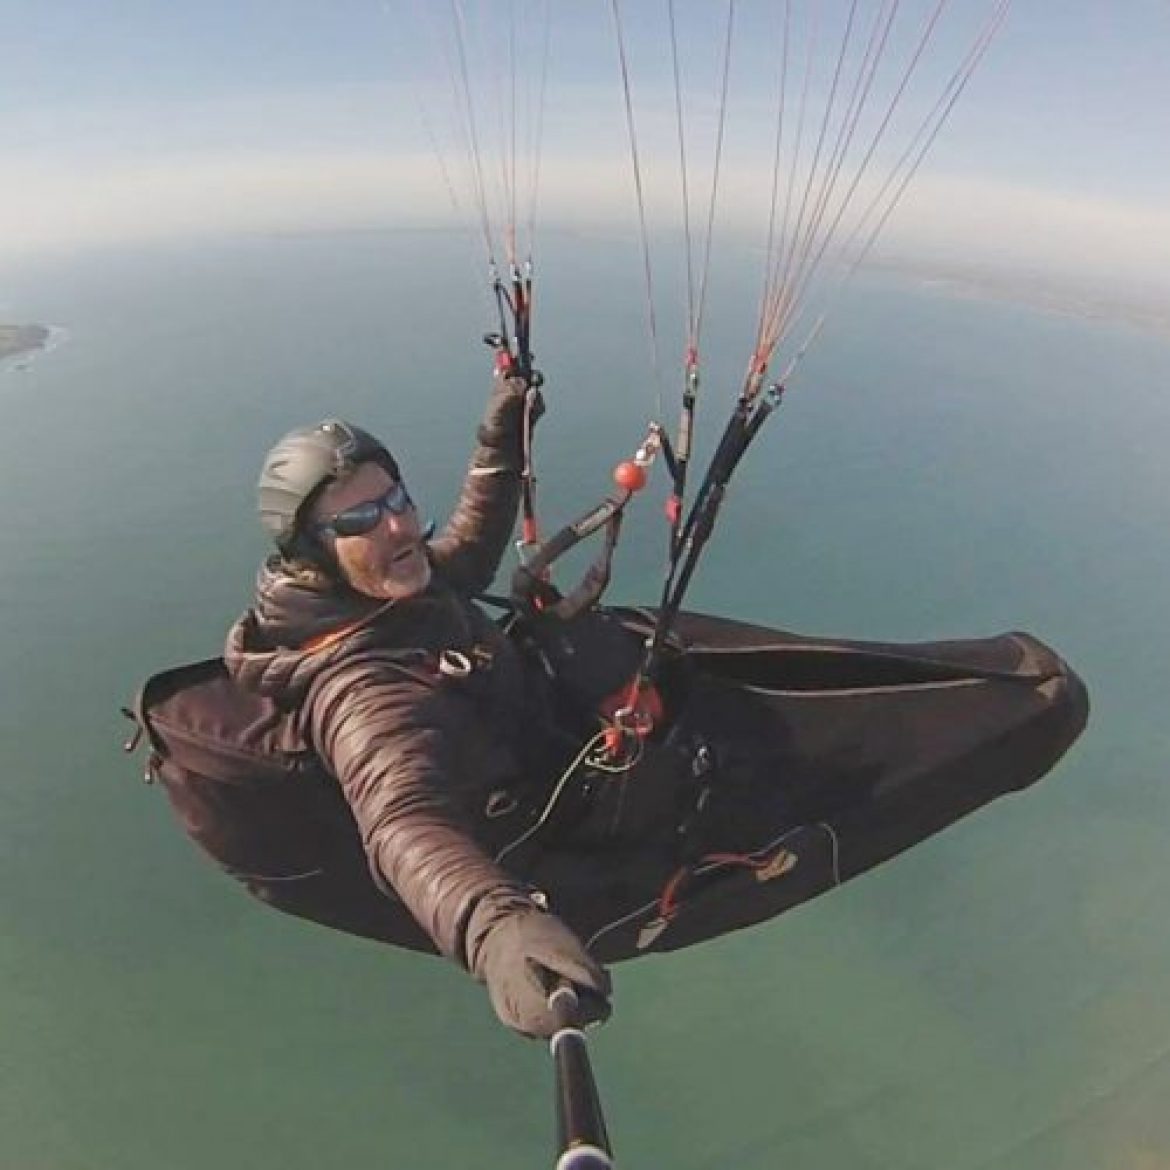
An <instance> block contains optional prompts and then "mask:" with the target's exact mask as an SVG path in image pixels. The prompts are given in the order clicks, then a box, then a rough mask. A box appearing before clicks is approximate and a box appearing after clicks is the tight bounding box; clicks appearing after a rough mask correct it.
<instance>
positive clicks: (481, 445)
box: [430, 377, 527, 597]
mask: <svg viewBox="0 0 1170 1170" xmlns="http://www.w3.org/2000/svg"><path fill="white" fill-rule="evenodd" d="M526 389H527V388H526V386H525V384H524V382H523V381H522V380H521V379H519V378H500V377H497V378H496V380H495V383H494V384H493V386H492V394H491V398H490V399H489V400H488V405H487V410H486V412H485V414H484V418H483V422H482V423H481V424H480V427H479V431H478V434H477V439H478V441H477V443H476V447H475V452H474V454H473V455H472V457H471V465H470V466H469V467H468V469H467V476H466V478H465V479H464V481H463V490H462V491H461V492H460V495H459V501H458V503H457V504H456V506H455V511H454V512H453V513H452V515H451V519H450V520H448V521H447V525H446V527H445V528H444V529H443V531H442V532H441V533H440V534H439V536H438V537H436V538H435V540H433V541H432V542H431V546H430V547H431V559H432V560H433V562H434V564H435V567H436V568H437V569H438V570H439V572H440V573H441V574H442V575H443V577H444V578H445V579H446V580H447V581H448V583H449V584H451V585H452V586H453V587H454V588H455V589H456V590H458V591H459V592H460V593H462V594H464V596H467V597H473V596H475V595H476V594H478V593H482V592H483V591H484V590H485V589H486V588H487V587H488V586H489V585H490V584H491V583H492V578H493V577H494V576H495V575H496V570H497V569H498V568H499V564H500V560H501V558H502V557H503V555H504V551H505V550H506V549H507V547H508V540H509V538H510V537H511V535H512V532H513V529H514V528H515V525H516V509H517V507H518V505H519V503H520V472H521V469H522V465H523V459H524V455H523V442H522V433H521V432H522V428H523V425H524V395H525V393H526Z"/></svg>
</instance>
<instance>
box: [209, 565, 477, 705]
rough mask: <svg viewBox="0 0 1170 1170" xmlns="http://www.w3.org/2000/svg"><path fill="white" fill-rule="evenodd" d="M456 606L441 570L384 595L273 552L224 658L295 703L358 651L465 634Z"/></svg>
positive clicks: (250, 686)
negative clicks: (321, 576) (291, 564)
mask: <svg viewBox="0 0 1170 1170" xmlns="http://www.w3.org/2000/svg"><path fill="white" fill-rule="evenodd" d="M457 611H458V607H457V606H454V605H453V598H452V595H451V593H450V591H449V590H448V589H447V588H446V587H445V586H444V585H442V584H441V583H440V582H439V581H438V580H437V579H434V578H432V583H431V585H430V586H429V587H428V588H427V590H426V592H425V593H422V594H420V595H419V596H418V597H412V598H410V599H409V600H407V601H397V602H395V601H379V600H377V599H376V598H371V597H365V596H363V595H362V594H360V593H355V592H354V591H353V590H351V589H346V588H344V587H338V586H336V585H331V584H330V583H327V582H326V583H324V584H318V583H317V581H315V580H314V579H313V578H312V577H309V576H305V575H298V574H294V573H291V572H290V571H289V570H288V568H287V567H286V566H285V564H284V562H283V561H281V559H280V558H279V557H272V558H270V559H269V560H267V561H265V562H264V564H262V565H261V566H260V570H259V572H258V573H257V576H256V593H255V600H254V601H253V604H252V606H251V608H250V609H248V610H246V611H245V612H244V613H243V615H242V616H241V617H240V618H239V619H237V621H236V622H235V623H234V624H233V625H232V627H231V629H230V630H229V631H228V635H227V641H226V643H225V646H224V655H223V656H224V662H225V663H226V665H227V669H228V673H229V674H230V675H231V676H232V677H233V678H234V679H235V680H236V682H238V683H239V684H240V685H241V686H242V687H244V688H246V689H247V690H250V691H256V692H258V693H259V694H262V695H266V696H268V697H269V698H271V699H274V700H276V701H277V702H280V703H281V704H282V705H284V704H289V705H292V704H295V703H296V702H298V701H299V700H300V698H302V697H303V695H304V694H305V692H306V691H307V690H308V688H309V685H310V684H311V683H312V681H313V679H314V678H316V677H317V675H318V674H320V673H321V672H322V671H324V670H326V669H328V668H329V667H330V666H332V665H333V664H334V663H336V662H337V661H338V659H339V658H341V657H343V656H349V655H351V654H353V653H354V652H355V651H358V650H377V649H393V650H395V651H397V652H401V651H410V650H416V649H417V650H419V651H420V652H425V651H438V650H441V649H443V648H445V647H447V646H450V645H451V644H452V643H453V641H459V640H460V639H459V638H458V637H455V638H453V636H452V635H453V632H454V631H453V617H454V616H455V613H456V612H457ZM455 623H456V624H458V625H463V624H464V623H463V621H462V620H461V619H459V618H457V617H455ZM341 632H346V636H345V637H342V638H338V639H337V640H336V641H335V642H331V641H329V635H334V634H339V633H341Z"/></svg>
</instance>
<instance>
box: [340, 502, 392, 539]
mask: <svg viewBox="0 0 1170 1170" xmlns="http://www.w3.org/2000/svg"><path fill="white" fill-rule="evenodd" d="M381 518H382V509H381V508H380V507H379V505H378V501H377V500H370V501H369V502H368V503H365V504H355V505H354V506H353V507H352V508H346V510H345V511H344V512H338V513H337V515H336V516H334V517H333V520H332V522H331V523H330V525H329V527H330V528H332V529H333V531H334V532H336V533H337V535H338V536H362V535H363V534H364V533H366V532H369V531H370V529H371V528H374V527H376V525H377V523H378V521H379V520H381Z"/></svg>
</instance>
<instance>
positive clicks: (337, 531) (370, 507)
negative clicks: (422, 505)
mask: <svg viewBox="0 0 1170 1170" xmlns="http://www.w3.org/2000/svg"><path fill="white" fill-rule="evenodd" d="M413 507H414V501H413V500H412V499H411V498H410V493H409V492H408V491H407V490H406V487H405V485H404V484H402V483H399V482H397V481H395V482H394V483H393V484H391V485H390V490H389V491H387V492H386V494H385V495H384V496H379V497H378V498H377V499H375V500H363V501H362V503H360V504H354V505H353V507H352V508H345V509H343V510H342V511H340V512H338V513H337V514H336V515H334V516H331V517H330V518H329V519H328V520H325V521H323V522H322V523H320V524H317V525H315V526H314V529H313V531H314V532H318V533H325V532H332V533H333V534H334V536H363V535H364V534H365V533H367V532H370V531H371V530H372V529H374V528H376V527H377V526H378V523H379V521H380V520H381V519H382V514H383V513H384V512H389V513H390V514H391V515H393V516H401V515H402V514H403V513H404V512H406V511H408V510H409V509H410V508H413Z"/></svg>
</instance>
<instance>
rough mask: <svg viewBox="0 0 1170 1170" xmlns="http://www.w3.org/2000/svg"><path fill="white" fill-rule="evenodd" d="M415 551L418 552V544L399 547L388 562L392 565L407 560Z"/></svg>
mask: <svg viewBox="0 0 1170 1170" xmlns="http://www.w3.org/2000/svg"><path fill="white" fill-rule="evenodd" d="M417 552H418V545H416V544H408V545H407V546H406V547H405V548H404V549H401V550H400V551H399V552H396V553H395V554H394V555H393V556H392V557H391V558H390V563H391V564H392V565H399V564H402V563H403V562H404V561H407V560H409V559H410V558H411V557H413V556H414V555H415V554H416V553H417Z"/></svg>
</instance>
